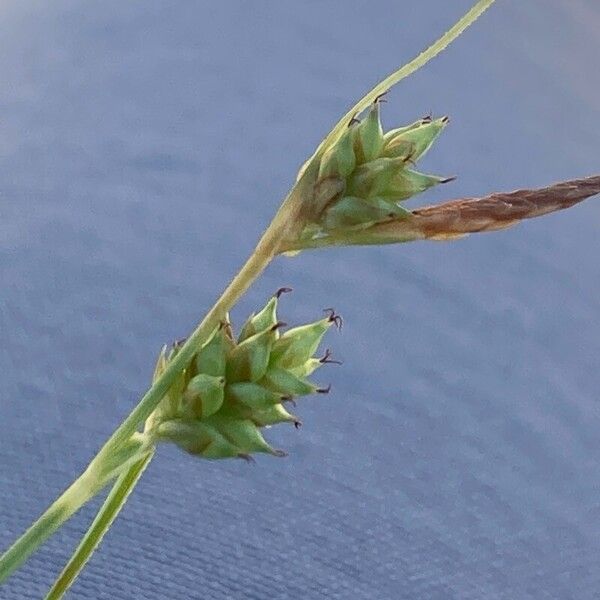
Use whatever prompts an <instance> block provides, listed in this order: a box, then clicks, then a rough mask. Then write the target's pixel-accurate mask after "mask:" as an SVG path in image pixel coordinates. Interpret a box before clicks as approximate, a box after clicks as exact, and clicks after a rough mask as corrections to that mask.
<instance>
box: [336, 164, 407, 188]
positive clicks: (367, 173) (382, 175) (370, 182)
mask: <svg viewBox="0 0 600 600" xmlns="http://www.w3.org/2000/svg"><path fill="white" fill-rule="evenodd" d="M403 168H404V161H403V160H402V159H397V158H377V159H375V160H372V161H370V162H368V163H365V164H363V165H361V166H360V167H357V168H356V170H355V171H354V173H353V174H352V176H351V177H350V178H349V179H348V184H347V187H346V193H347V194H348V196H357V197H359V198H370V197H374V196H378V195H380V194H381V193H382V192H383V191H384V190H385V189H386V188H387V187H388V185H389V183H390V181H391V180H392V178H393V177H394V176H395V175H396V174H397V173H398V171H399V170H401V169H403Z"/></svg>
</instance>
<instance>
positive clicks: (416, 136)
mask: <svg viewBox="0 0 600 600" xmlns="http://www.w3.org/2000/svg"><path fill="white" fill-rule="evenodd" d="M447 124H448V117H442V118H441V119H435V120H433V121H429V122H427V123H424V124H423V125H421V126H419V127H414V128H412V129H409V130H408V131H404V132H401V133H398V134H396V135H395V136H392V137H390V138H389V139H387V140H386V142H385V144H384V146H383V154H384V156H386V157H389V158H401V159H402V160H403V161H410V162H413V163H414V162H416V161H417V160H419V159H420V158H421V157H422V156H424V155H425V154H426V152H427V151H428V150H429V148H431V146H432V145H433V142H435V140H436V139H437V137H438V136H439V135H440V133H441V132H442V131H443V129H444V128H445V127H446V125H447Z"/></svg>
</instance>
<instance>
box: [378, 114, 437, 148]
mask: <svg viewBox="0 0 600 600" xmlns="http://www.w3.org/2000/svg"><path fill="white" fill-rule="evenodd" d="M427 123H431V117H425V118H423V119H419V120H418V121H415V122H414V123H411V124H410V125H405V126H404V127H396V128H395V129H390V130H389V131H387V132H386V133H385V134H384V135H383V146H384V148H385V146H386V144H387V143H388V142H389V141H390V140H391V139H392V138H395V137H396V136H398V135H401V134H403V133H406V132H407V131H410V130H411V129H416V128H417V127H422V126H423V125H426V124H427Z"/></svg>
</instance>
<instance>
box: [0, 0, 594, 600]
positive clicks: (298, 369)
mask: <svg viewBox="0 0 600 600" xmlns="http://www.w3.org/2000/svg"><path fill="white" fill-rule="evenodd" d="M493 2H494V0H478V1H477V2H476V3H475V5H474V6H473V7H472V8H471V9H470V10H469V11H468V12H467V13H466V14H465V15H464V16H463V17H462V18H461V19H460V20H459V21H458V22H457V23H456V24H455V25H454V26H453V27H452V28H451V29H450V30H449V31H448V32H447V33H445V34H444V35H443V36H442V37H441V38H440V39H439V40H438V41H437V42H435V43H434V44H433V45H432V46H430V47H429V48H428V49H427V50H426V51H425V52H423V53H421V54H420V55H418V56H417V57H416V58H415V59H414V60H412V61H410V62H409V63H408V64H406V65H405V66H403V67H401V68H400V69H398V70H397V71H395V72H394V73H392V74H391V75H390V76H388V77H387V78H385V79H384V80H383V81H381V82H380V83H379V84H378V85H376V86H375V87H374V88H373V89H372V90H370V91H369V92H368V93H367V94H366V95H365V96H364V97H363V98H362V99H361V100H359V101H358V102H357V103H356V104H355V105H354V106H353V107H352V108H351V109H350V110H349V111H348V112H347V113H346V114H345V115H344V116H343V117H342V118H341V119H340V120H339V121H338V123H337V124H336V125H335V126H334V127H333V129H332V130H331V131H330V133H329V134H328V135H327V136H326V137H325V139H324V140H323V141H322V142H321V143H320V144H319V146H318V147H317V149H316V151H315V153H314V154H313V156H312V157H310V158H309V159H308V161H306V162H305V164H304V166H303V167H302V168H301V169H300V172H299V174H298V178H297V181H296V183H295V184H294V186H293V187H292V189H291V191H290V192H289V194H288V196H287V197H286V198H285V200H284V202H283V204H282V205H281V207H280V209H279V210H278V212H277V214H276V215H275V217H274V219H273V221H272V222H271V223H270V225H269V226H268V227H267V229H266V231H265V233H264V234H263V236H262V237H261V239H260V240H259V242H258V244H257V246H256V248H255V250H254V251H253V253H252V254H251V256H250V257H249V259H248V260H247V261H246V263H245V264H244V266H243V267H242V268H241V269H240V271H239V273H238V274H237V275H236V276H235V277H234V279H233V280H232V282H231V283H230V284H229V286H228V287H227V288H226V289H225V291H224V292H223V294H222V295H221V297H220V298H219V299H218V300H217V302H216V303H215V304H214V306H213V307H212V308H211V309H210V310H209V312H208V313H207V315H206V316H205V317H204V319H203V320H202V321H201V322H200V324H199V325H198V326H197V328H196V329H195V330H194V331H193V332H192V333H191V334H190V336H189V337H188V338H187V339H186V340H184V341H181V342H176V343H174V344H172V345H171V346H170V347H168V348H167V347H164V348H163V349H162V351H161V352H160V354H159V356H158V360H157V364H156V367H155V371H154V377H153V381H152V385H151V387H150V389H149V390H148V391H147V392H146V393H145V394H144V396H143V397H142V399H141V400H140V402H139V403H138V405H137V406H136V407H135V408H134V409H133V410H132V412H131V413H130V414H129V416H128V417H127V418H126V419H125V420H124V421H123V422H122V423H121V424H120V425H119V427H118V428H117V429H116V431H115V432H114V433H113V435H112V436H111V437H110V438H109V439H108V441H107V442H106V443H105V444H104V446H103V447H102V448H101V450H100V451H99V452H98V454H97V455H96V456H95V457H94V458H93V459H92V461H91V462H90V464H89V466H88V467H87V468H86V469H85V471H84V472H83V473H82V474H81V475H80V476H79V477H78V478H77V479H76V480H75V481H74V482H73V483H72V484H71V485H70V486H69V488H67V490H65V492H64V493H63V494H61V496H60V497H59V498H58V499H57V500H56V501H55V502H54V503H53V504H52V505H51V506H50V507H49V508H48V509H47V510H46V511H45V512H44V514H43V515H42V516H41V517H40V518H39V519H38V520H37V521H35V522H34V523H33V525H32V526H31V527H30V528H29V529H28V530H27V531H26V532H25V533H24V534H23V535H22V536H21V537H20V538H19V539H18V540H16V541H15V543H14V544H13V545H12V546H11V547H10V548H9V549H8V550H7V551H6V552H5V553H4V554H3V555H2V556H1V557H0V583H1V582H2V581H4V580H5V579H6V578H8V577H9V576H10V575H11V573H13V572H14V571H15V570H16V569H17V568H18V567H19V566H20V565H21V564H22V563H23V562H24V561H25V560H26V559H27V558H28V557H29V556H30V555H31V554H32V553H33V552H34V551H35V550H36V549H37V548H39V546H40V545H41V544H43V543H44V542H45V541H46V540H47V539H48V538H49V537H50V536H51V535H52V534H53V533H55V532H56V531H57V530H58V529H59V528H60V527H61V526H62V525H63V524H64V523H65V522H66V521H67V520H68V519H69V518H70V517H71V516H72V515H73V514H74V513H75V512H76V511H77V510H79V508H81V506H83V505H84V504H85V503H86V502H87V501H89V500H90V499H91V498H93V497H94V496H95V495H96V494H98V493H99V492H101V491H102V490H103V489H104V488H105V487H107V486H108V485H112V488H111V490H110V492H109V494H108V496H107V498H106V500H105V502H104V504H103V505H102V507H101V508H100V510H99V512H98V514H97V516H96V518H95V519H94V521H93V522H92V524H91V526H90V528H89V529H88V531H87V533H86V534H85V535H84V537H83V539H82V541H81V543H80V544H79V546H78V547H77V549H76V550H75V552H74V553H73V555H72V557H71V559H70V560H69V562H68V563H67V565H66V566H65V568H64V569H63V571H62V573H61V574H60V575H59V577H58V578H57V580H56V581H55V583H54V585H53V586H52V588H51V590H50V591H49V593H48V595H47V598H54V599H56V598H60V597H62V596H63V594H64V593H65V592H66V590H67V589H68V588H69V586H70V585H71V584H72V583H73V581H74V580H75V578H76V577H77V575H78V574H79V573H80V571H81V569H82V568H83V567H84V566H85V564H86V562H87V561H88V560H89V558H90V556H91V555H92V553H93V551H94V549H95V548H96V547H97V546H98V544H99V543H100V541H101V540H102V537H103V536H104V534H105V533H106V531H107V530H108V529H109V527H110V526H111V525H112V523H113V521H114V519H115V518H116V516H117V515H118V513H119V511H120V510H121V508H122V507H123V506H124V504H125V502H126V500H127V498H128V496H129V494H130V493H131V491H132V490H133V489H134V487H135V485H136V483H137V481H138V480H139V478H140V476H141V475H142V473H143V471H144V469H145V468H146V467H147V466H148V464H149V462H150V460H151V459H152V457H153V455H154V452H155V451H156V448H157V446H159V445H160V444H162V443H173V444H176V445H178V446H179V447H180V448H182V449H183V450H184V451H186V452H188V453H191V454H193V455H195V456H197V457H199V458H202V459H224V458H244V459H248V458H249V457H251V456H252V455H254V454H257V453H265V454H270V455H273V456H284V455H285V453H284V452H283V451H282V450H279V449H274V448H272V447H271V445H270V444H269V443H268V442H267V440H266V439H265V437H264V436H263V432H264V430H265V429H266V428H268V427H270V426H272V425H275V424H279V423H291V424H293V425H295V426H296V427H297V426H299V424H300V421H299V419H298V418H297V417H295V416H294V415H293V414H292V413H291V412H289V410H288V409H289V406H290V405H291V404H293V403H294V402H295V401H296V399H297V398H298V397H301V396H307V395H310V394H313V393H323V392H326V391H328V390H329V388H328V387H325V386H323V385H322V384H317V383H314V382H313V380H312V376H313V374H314V372H315V371H316V370H318V369H319V368H320V367H321V366H322V365H323V364H325V363H327V362H333V361H332V360H331V358H330V353H329V351H325V352H324V354H322V355H321V356H319V355H318V354H316V352H317V348H318V346H319V344H320V342H321V339H322V337H323V336H324V335H325V334H326V333H327V331H328V330H329V329H331V327H332V326H336V325H338V326H339V324H340V319H339V316H338V315H336V314H335V313H334V312H333V311H326V313H325V316H324V317H323V318H320V319H317V320H315V321H314V322H312V323H308V324H305V325H300V326H296V327H291V328H287V327H286V326H285V324H284V323H282V322H281V321H280V320H279V318H278V315H277V305H278V301H279V296H280V293H278V294H276V295H275V296H274V297H273V298H271V299H270V300H269V301H268V302H267V304H266V305H265V306H264V307H263V308H261V309H260V310H258V311H257V312H256V314H253V315H251V316H250V317H249V318H248V320H247V321H246V322H245V323H244V325H243V326H242V327H241V329H240V331H239V333H238V334H237V335H235V334H234V332H233V330H232V327H231V324H230V323H229V318H228V314H229V311H230V310H231V308H232V307H233V306H234V305H235V304H236V303H237V301H238V300H239V299H240V298H241V297H242V296H243V294H244V293H245V292H246V290H247V289H248V288H249V287H250V285H251V284H252V283H253V282H254V281H255V280H256V279H257V278H258V277H259V276H260V274H261V273H262V271H263V270H264V269H265V267H266V266H267V265H268V264H269V263H270V262H271V261H272V260H273V259H274V258H275V257H277V256H279V255H284V254H296V253H298V252H300V251H302V250H305V249H308V248H323V247H328V246H348V245H369V244H391V243H402V242H409V241H415V240H448V239H455V238H458V237H461V236H463V235H466V234H468V233H473V232H478V231H492V230H497V229H502V228H505V227H508V226H511V225H514V224H515V223H517V222H519V221H521V220H523V219H527V218H532V217H537V216H540V215H543V214H547V213H549V212H552V211H555V210H560V209H564V208H567V207H570V206H573V205H574V204H576V203H577V202H580V201H581V200H583V199H585V198H587V197H589V196H592V195H594V194H597V193H599V192H600V176H595V177H588V178H586V179H576V180H572V181H567V182H562V183H559V184H555V185H552V186H549V187H546V188H541V189H538V190H518V191H516V192H509V193H495V194H491V195H488V196H485V197H483V198H467V199H459V200H454V201H450V202H446V203H444V204H441V205H436V206H431V207H426V208H421V209H417V210H410V209H409V208H408V207H407V206H406V204H405V203H406V201H407V200H409V199H410V198H412V197H413V196H415V195H417V194H420V193H422V192H424V191H425V190H427V189H428V188H431V187H433V186H436V185H439V184H443V183H447V182H449V181H451V179H452V178H451V177H444V176H437V175H429V174H425V173H422V172H420V171H419V170H418V168H417V163H418V161H419V159H420V158H422V157H423V156H424V155H425V154H426V153H427V152H428V151H429V150H430V149H431V148H432V145H433V144H434V142H435V141H436V139H437V138H438V137H439V136H440V134H441V133H442V132H443V130H444V128H445V127H446V126H447V125H448V119H447V117H444V116H442V117H438V118H433V117H424V118H421V119H417V120H416V121H415V122H414V123H411V124H409V125H405V126H400V127H396V128H392V129H390V130H389V131H384V129H383V127H382V124H381V119H380V112H381V103H382V100H383V95H384V94H385V93H386V92H387V91H388V90H389V89H390V88H391V87H392V86H394V85H395V84H396V83H398V82H399V81H400V80H402V79H403V78H405V77H407V76H408V75H410V74H411V73H413V72H415V71H416V70H418V69H419V68H421V67H422V66H423V65H425V64H426V63H427V62H428V61H429V60H431V59H432V58H433V57H435V56H436V55H437V54H439V53H440V52H441V51H442V50H444V49H445V48H446V47H447V46H448V44H449V43H450V42H452V41H453V40H454V39H456V38H457V37H458V36H460V35H461V34H462V32H463V31H464V30H465V29H466V28H467V27H468V26H469V25H471V24H472V23H473V22H474V21H475V20H476V19H477V18H478V17H479V16H480V15H481V14H482V13H483V12H484V11H485V10H486V9H487V8H489V7H490V6H491V5H492V4H493ZM282 291H283V290H282ZM132 558H134V557H132ZM165 568H167V567H165Z"/></svg>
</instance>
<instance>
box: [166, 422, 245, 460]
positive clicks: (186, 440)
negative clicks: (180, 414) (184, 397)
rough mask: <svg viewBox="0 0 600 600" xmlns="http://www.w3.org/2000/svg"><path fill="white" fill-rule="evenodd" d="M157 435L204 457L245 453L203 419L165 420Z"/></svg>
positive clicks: (231, 455)
mask: <svg viewBox="0 0 600 600" xmlns="http://www.w3.org/2000/svg"><path fill="white" fill-rule="evenodd" d="M155 436H156V438H157V439H158V440H160V441H163V442H172V443H174V444H177V445H178V446H179V447H180V448H182V449H183V450H185V451H186V452H189V453H190V454H194V455H198V456H203V457H204V458H234V457H238V456H240V455H242V454H244V452H242V451H241V450H240V449H239V448H238V447H237V446H236V445H235V444H233V443H231V442H230V441H228V440H227V439H226V438H225V437H224V436H223V435H221V434H220V433H219V432H218V431H217V430H216V429H215V428H214V427H212V426H211V425H208V424H207V423H204V422H202V421H186V420H183V419H173V420H171V421H165V422H163V423H161V424H160V425H159V426H158V428H157V430H156V433H155Z"/></svg>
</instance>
